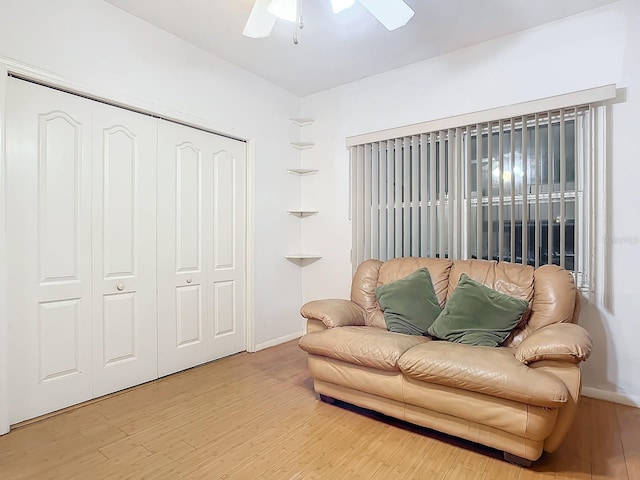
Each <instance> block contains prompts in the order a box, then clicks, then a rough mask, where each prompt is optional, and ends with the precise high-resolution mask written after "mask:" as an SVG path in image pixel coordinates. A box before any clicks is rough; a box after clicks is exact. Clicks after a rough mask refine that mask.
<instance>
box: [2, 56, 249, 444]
mask: <svg viewBox="0 0 640 480" xmlns="http://www.w3.org/2000/svg"><path fill="white" fill-rule="evenodd" d="M10 75H15V76H18V77H20V78H22V79H24V80H28V81H32V82H34V83H39V84H41V85H43V86H44V87H50V88H55V89H58V90H64V91H66V92H68V93H71V94H75V95H79V96H82V97H86V98H88V99H89V100H95V101H99V102H104V103H108V104H111V105H114V106H116V107H120V108H125V109H129V110H134V111H136V112H139V113H142V114H145V115H149V116H152V117H160V118H162V119H165V120H168V121H171V122H176V123H180V124H182V125H185V126H188V127H192V128H197V129H199V130H204V131H207V132H210V133H213V134H217V135H222V136H225V137H230V138H234V139H237V140H241V141H244V142H245V143H246V151H247V155H246V188H245V195H246V199H245V200H246V202H245V203H246V211H245V219H246V222H247V225H246V238H245V256H246V259H247V261H246V268H245V282H246V292H245V293H246V295H245V308H246V349H247V351H248V352H255V351H256V345H255V335H254V332H255V312H254V310H255V308H254V293H253V292H254V263H253V260H254V258H255V257H254V245H255V244H254V218H255V217H254V215H255V205H254V187H255V139H254V138H253V137H252V136H251V135H250V134H249V133H248V132H246V131H240V132H238V131H237V129H232V128H231V127H229V126H225V125H220V124H218V123H216V122H212V121H209V120H206V119H203V118H200V117H196V116H192V115H188V114H185V113H184V112H179V111H176V110H172V109H170V108H163V107H161V106H158V105H157V104H150V103H147V102H144V101H141V100H139V99H134V98H132V97H128V96H124V95H121V94H115V93H114V92H101V91H97V90H94V89H92V88H89V87H87V86H85V85H82V84H79V83H75V82H71V81H69V80H66V79H63V78H61V77H58V76H57V75H54V74H52V73H50V72H46V71H44V70H41V69H38V68H34V67H31V66H28V65H26V64H22V63H20V62H16V61H14V60H11V59H8V58H4V57H0V435H3V434H5V433H8V432H9V429H10V423H9V391H8V390H9V382H8V377H9V358H8V354H7V350H8V345H9V339H8V334H9V331H8V330H9V328H8V326H9V319H8V317H7V308H6V301H5V299H6V298H7V281H8V279H7V278H6V271H7V268H6V246H5V238H6V237H5V205H6V188H5V182H6V172H5V170H6V137H5V132H6V124H5V119H6V112H5V110H6V108H5V95H6V88H7V78H8V77H9V76H10ZM232 130H233V132H232Z"/></svg>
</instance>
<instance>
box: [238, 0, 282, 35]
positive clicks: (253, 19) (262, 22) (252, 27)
mask: <svg viewBox="0 0 640 480" xmlns="http://www.w3.org/2000/svg"><path fill="white" fill-rule="evenodd" d="M270 3H271V0H256V3H255V4H254V5H253V9H252V10H251V13H250V14H249V18H248V19H247V24H246V25H245V26H244V30H243V31H242V34H243V35H244V36H245V37H250V38H264V37H268V36H269V35H271V30H273V26H274V25H275V24H276V17H274V16H273V15H271V13H269V11H268V10H267V8H268V7H269V4H270Z"/></svg>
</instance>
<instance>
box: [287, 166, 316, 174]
mask: <svg viewBox="0 0 640 480" xmlns="http://www.w3.org/2000/svg"><path fill="white" fill-rule="evenodd" d="M287 172H289V173H290V174H291V175H314V174H316V173H318V172H319V170H318V169H317V168H287Z"/></svg>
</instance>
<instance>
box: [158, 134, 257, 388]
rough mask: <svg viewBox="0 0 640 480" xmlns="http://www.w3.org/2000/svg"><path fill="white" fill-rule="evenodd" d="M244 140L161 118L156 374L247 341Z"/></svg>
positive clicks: (227, 351)
mask: <svg viewBox="0 0 640 480" xmlns="http://www.w3.org/2000/svg"><path fill="white" fill-rule="evenodd" d="M245 163H246V147H245V144H244V143H242V142H239V141H236V140H231V139H228V138H225V137H220V136H217V135H213V134H210V133H206V132H202V131H199V130H195V129H192V128H188V127H184V126H181V125H177V124H173V123H170V122H165V121H160V122H159V124H158V329H159V330H158V339H159V343H158V348H159V355H158V373H159V375H160V376H163V375H168V374H170V373H173V372H176V371H179V370H183V369H185V368H189V367H192V366H194V365H198V364H201V363H204V362H207V361H210V360H214V359H216V358H220V357H223V356H226V355H230V354H232V353H237V352H239V351H242V350H244V349H245V348H246V335H245V322H246V320H245V310H244V304H245V258H244V255H245V242H246V240H245V218H244V212H245V200H244V199H245V196H246V186H245Z"/></svg>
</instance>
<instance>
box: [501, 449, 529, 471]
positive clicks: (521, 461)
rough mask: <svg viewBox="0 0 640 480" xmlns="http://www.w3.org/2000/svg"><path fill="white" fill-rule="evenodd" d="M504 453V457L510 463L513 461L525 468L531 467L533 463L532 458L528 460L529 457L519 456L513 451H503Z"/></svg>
mask: <svg viewBox="0 0 640 480" xmlns="http://www.w3.org/2000/svg"><path fill="white" fill-rule="evenodd" d="M503 453H504V459H505V460H506V461H507V462H509V463H513V464H515V465H520V466H521V467H525V468H529V467H530V466H531V464H532V463H533V462H532V461H531V460H528V459H526V458H522V457H518V456H517V455H514V454H513V453H507V452H503Z"/></svg>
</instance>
